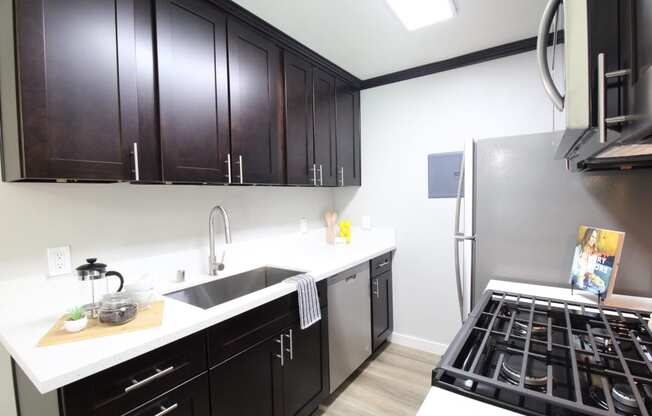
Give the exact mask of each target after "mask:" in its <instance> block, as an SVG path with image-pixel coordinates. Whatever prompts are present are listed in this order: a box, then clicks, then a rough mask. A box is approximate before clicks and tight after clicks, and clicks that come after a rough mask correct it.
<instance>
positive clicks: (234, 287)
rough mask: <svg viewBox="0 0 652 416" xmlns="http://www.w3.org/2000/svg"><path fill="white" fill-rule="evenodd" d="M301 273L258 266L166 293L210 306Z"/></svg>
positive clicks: (175, 297) (185, 300)
mask: <svg viewBox="0 0 652 416" xmlns="http://www.w3.org/2000/svg"><path fill="white" fill-rule="evenodd" d="M299 274H302V272H298V271H296V270H286V269H277V268H274V267H260V268H258V269H254V270H250V271H248V272H244V273H240V274H236V275H234V276H229V277H226V278H224V279H218V280H215V281H213V282H208V283H204V284H202V285H197V286H193V287H189V288H187V289H183V290H179V291H177V292H172V293H169V294H167V295H166V296H169V297H171V298H173V299H177V300H180V301H182V302H185V303H189V304H191V305H194V306H197V307H199V308H202V309H208V308H212V307H213V306H217V305H219V304H222V303H224V302H228V301H230V300H233V299H236V298H239V297H240V296H244V295H247V294H249V293H253V292H255V291H257V290H260V289H264V288H266V287H268V286H272V285H275V284H277V283H280V282H282V281H283V280H285V279H287V278H288V277H292V276H296V275H299Z"/></svg>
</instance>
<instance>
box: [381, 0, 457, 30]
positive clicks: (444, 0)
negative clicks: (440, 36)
mask: <svg viewBox="0 0 652 416" xmlns="http://www.w3.org/2000/svg"><path fill="white" fill-rule="evenodd" d="M385 1H386V2H387V4H388V5H389V7H390V8H391V9H392V11H393V12H394V14H396V16H397V17H398V19H399V20H400V21H401V23H403V26H405V28H406V29H407V30H417V29H421V28H423V27H426V26H430V25H433V24H435V23H438V22H441V21H444V20H448V19H451V18H453V17H455V15H456V13H457V11H456V9H455V3H454V2H453V0H385Z"/></svg>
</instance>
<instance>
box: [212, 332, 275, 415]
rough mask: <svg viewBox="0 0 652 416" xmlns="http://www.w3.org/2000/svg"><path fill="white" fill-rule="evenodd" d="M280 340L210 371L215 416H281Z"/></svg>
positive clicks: (264, 343)
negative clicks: (278, 355)
mask: <svg viewBox="0 0 652 416" xmlns="http://www.w3.org/2000/svg"><path fill="white" fill-rule="evenodd" d="M277 340H279V337H276V338H271V339H268V340H266V341H263V342H261V343H259V344H257V345H255V346H253V347H251V348H249V349H248V350H246V351H244V352H242V353H240V354H238V355H236V356H235V357H233V358H231V359H230V360H228V361H226V362H224V363H222V364H220V365H218V366H217V367H214V368H213V369H212V370H210V379H211V403H212V409H213V410H212V414H213V416H265V415H268V416H274V415H276V416H280V415H282V414H283V408H282V405H283V404H282V401H283V397H282V390H281V380H282V368H281V363H280V358H278V357H277V354H281V347H280V345H281V344H280V343H279V342H277Z"/></svg>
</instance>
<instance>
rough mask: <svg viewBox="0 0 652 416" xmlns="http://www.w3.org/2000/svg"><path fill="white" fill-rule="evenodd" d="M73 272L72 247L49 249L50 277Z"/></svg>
mask: <svg viewBox="0 0 652 416" xmlns="http://www.w3.org/2000/svg"><path fill="white" fill-rule="evenodd" d="M71 272H72V262H71V259H70V246H64V247H55V248H48V276H50V277H54V276H62V275H64V274H70V273H71Z"/></svg>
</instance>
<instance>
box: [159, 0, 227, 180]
mask: <svg viewBox="0 0 652 416" xmlns="http://www.w3.org/2000/svg"><path fill="white" fill-rule="evenodd" d="M156 5H157V7H156V22H157V25H156V38H157V45H158V63H159V64H158V73H159V96H160V104H159V105H160V124H161V126H160V129H161V142H162V153H163V178H164V180H166V181H173V182H209V183H210V182H212V183H215V182H217V183H219V182H227V181H228V171H227V169H228V165H227V163H226V160H227V154H228V153H229V151H230V144H229V112H228V84H227V83H228V75H227V63H226V16H225V15H224V14H223V13H221V12H220V11H219V10H218V9H217V8H216V7H215V6H214V5H212V4H210V3H209V2H207V1H205V0H158V1H157V3H156Z"/></svg>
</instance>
